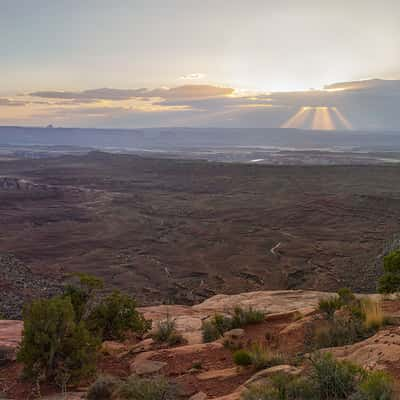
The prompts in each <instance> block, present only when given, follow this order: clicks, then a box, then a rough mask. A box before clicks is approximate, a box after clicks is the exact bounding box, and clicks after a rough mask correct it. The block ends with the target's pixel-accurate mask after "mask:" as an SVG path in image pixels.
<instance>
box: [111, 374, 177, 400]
mask: <svg viewBox="0 0 400 400" xmlns="http://www.w3.org/2000/svg"><path fill="white" fill-rule="evenodd" d="M116 393H117V396H118V398H119V399H123V400H176V399H177V397H178V395H177V390H176V387H175V386H173V385H171V384H170V383H168V382H167V381H166V380H165V379H164V378H152V379H144V378H139V377H136V376H131V377H130V378H128V379H127V380H126V381H125V382H123V383H121V384H120V385H119V388H118V390H117V391H116Z"/></svg>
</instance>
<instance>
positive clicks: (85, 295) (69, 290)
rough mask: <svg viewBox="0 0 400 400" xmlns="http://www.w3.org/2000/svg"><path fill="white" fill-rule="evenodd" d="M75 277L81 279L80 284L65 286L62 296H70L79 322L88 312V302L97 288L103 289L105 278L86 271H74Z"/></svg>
mask: <svg viewBox="0 0 400 400" xmlns="http://www.w3.org/2000/svg"><path fill="white" fill-rule="evenodd" d="M72 276H73V277H76V278H78V279H79V282H78V284H69V285H67V286H65V288H64V293H63V295H62V297H64V298H66V297H69V298H70V299H71V303H72V306H73V308H74V312H75V319H76V321H77V322H79V321H81V320H82V319H83V317H84V316H85V314H87V312H88V303H89V301H90V300H91V299H92V297H93V294H94V292H95V291H96V290H99V289H102V288H103V286H104V283H103V280H102V279H100V278H97V277H95V276H92V275H88V274H85V273H80V272H79V273H74V274H72Z"/></svg>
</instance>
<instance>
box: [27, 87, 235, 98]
mask: <svg viewBox="0 0 400 400" xmlns="http://www.w3.org/2000/svg"><path fill="white" fill-rule="evenodd" d="M233 92H234V89H232V88H225V87H219V86H212V85H183V86H178V87H174V88H158V89H152V90H149V89H144V88H142V89H111V88H101V89H91V90H84V91H80V92H64V91H39V92H33V93H30V96H33V97H41V98H46V99H64V100H74V101H76V102H83V101H92V100H98V101H100V100H112V101H122V100H130V99H135V98H147V99H151V98H156V97H157V98H162V99H193V98H208V97H218V96H226V95H229V94H232V93H233Z"/></svg>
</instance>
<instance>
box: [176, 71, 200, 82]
mask: <svg viewBox="0 0 400 400" xmlns="http://www.w3.org/2000/svg"><path fill="white" fill-rule="evenodd" d="M205 77H206V75H205V74H202V73H199V72H196V73H194V74H188V75H183V76H181V77H180V78H179V79H181V80H183V81H195V80H199V79H204V78H205Z"/></svg>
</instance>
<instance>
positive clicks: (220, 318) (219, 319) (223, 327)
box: [211, 314, 234, 336]
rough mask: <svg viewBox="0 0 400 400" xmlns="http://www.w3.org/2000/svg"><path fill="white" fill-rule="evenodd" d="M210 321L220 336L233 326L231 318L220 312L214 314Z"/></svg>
mask: <svg viewBox="0 0 400 400" xmlns="http://www.w3.org/2000/svg"><path fill="white" fill-rule="evenodd" d="M211 323H212V324H214V325H215V327H216V328H217V330H218V332H219V335H220V336H222V335H223V334H224V333H225V332H228V331H230V330H231V329H233V328H234V326H233V320H232V318H231V317H227V316H225V315H222V314H215V315H214V318H213V319H212V320H211Z"/></svg>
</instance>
